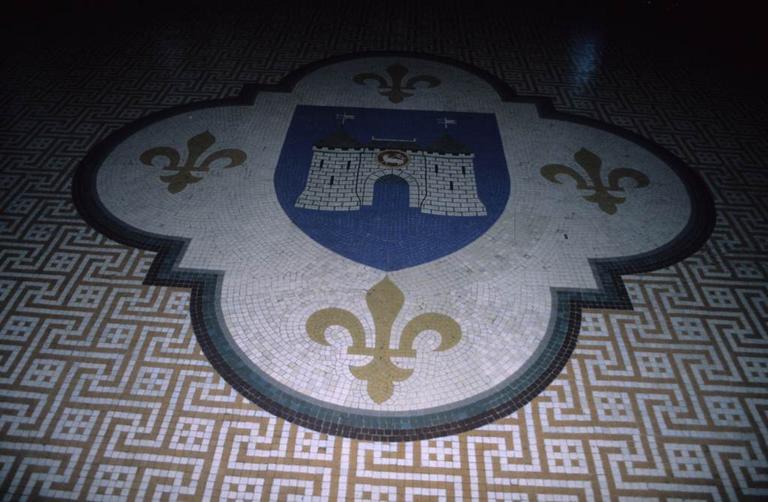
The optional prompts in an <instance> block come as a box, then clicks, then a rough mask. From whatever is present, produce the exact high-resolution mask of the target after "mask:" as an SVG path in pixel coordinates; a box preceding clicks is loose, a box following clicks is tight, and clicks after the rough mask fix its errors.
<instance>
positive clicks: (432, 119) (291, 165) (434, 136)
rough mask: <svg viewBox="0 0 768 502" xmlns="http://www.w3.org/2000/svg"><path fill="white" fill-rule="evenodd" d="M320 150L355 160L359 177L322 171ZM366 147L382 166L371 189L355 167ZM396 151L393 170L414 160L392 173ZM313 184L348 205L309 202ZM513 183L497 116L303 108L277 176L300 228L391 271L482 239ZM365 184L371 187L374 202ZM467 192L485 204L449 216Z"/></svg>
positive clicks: (286, 206) (354, 173) (285, 202)
mask: <svg viewBox="0 0 768 502" xmlns="http://www.w3.org/2000/svg"><path fill="white" fill-rule="evenodd" d="M313 148H314V149H316V148H324V149H325V150H327V151H329V155H334V154H345V155H348V157H345V158H351V159H352V160H351V161H348V162H349V163H351V164H352V166H351V171H350V166H349V163H347V164H346V165H342V166H341V170H342V171H341V172H339V171H336V175H335V176H334V175H333V172H332V171H330V170H329V164H325V172H321V171H322V169H323V165H322V164H321V160H318V158H317V157H316V156H315V151H314V150H313ZM361 151H365V152H366V154H367V155H374V156H375V155H376V154H379V155H380V156H379V157H378V158H379V159H380V160H379V162H382V163H383V164H382V165H380V166H379V168H380V169H381V172H380V173H374V174H373V175H368V177H369V178H371V180H372V181H371V182H370V183H368V184H367V185H366V183H365V180H364V179H361V178H360V177H361V176H365V174H364V173H363V174H361V173H360V171H359V170H358V169H357V167H356V166H357V162H358V161H357V160H356V159H357V157H356V155H362V154H361V153H360V152H361ZM424 153H427V154H428V158H430V159H432V160H424V159H425V157H424V155H423V154H424ZM388 155H391V156H393V157H392V159H391V162H393V164H392V165H398V164H397V163H398V161H399V162H405V163H406V164H405V165H403V166H402V169H401V168H399V167H400V166H398V168H397V169H390V168H388V165H387V164H386V162H388V161H389V157H387V156H388ZM454 157H455V158H456V159H457V160H453V158H454ZM434 159H438V160H434ZM440 159H446V160H445V162H448V163H451V162H454V164H453V165H452V166H449V165H443V163H442V161H441V160H440ZM459 159H461V161H462V162H466V165H463V164H462V165H459V164H458V163H457V162H458V160H459ZM311 169H315V170H316V171H317V170H318V169H319V170H320V171H317V172H315V173H314V174H312V173H310V171H311ZM372 176H373V177H372ZM314 178H316V179H317V187H315V188H313V189H312V190H317V189H319V190H325V191H326V192H327V193H331V192H329V191H332V193H335V194H338V193H340V192H339V190H346V192H345V193H346V194H347V195H345V196H344V197H343V198H345V200H346V201H347V202H348V204H347V207H341V206H339V207H338V208H334V206H325V207H322V209H318V207H320V206H318V205H313V204H312V203H309V204H302V201H303V200H304V199H306V194H305V193H304V192H305V191H310V188H309V186H310V185H311V184H312V183H314V182H315V181H316V180H315V179H314ZM438 178H439V179H440V181H439V183H440V184H439V185H438V181H434V180H437V179H438ZM345 179H347V180H348V189H346V188H343V183H344V180H345ZM509 183H510V180H509V173H508V170H507V165H506V162H505V160H504V153H503V149H502V145H501V138H500V136H499V131H498V126H497V124H496V118H495V116H494V115H493V114H488V113H463V112H462V113H459V112H451V113H446V112H439V111H410V110H382V109H373V108H336V107H324V106H297V107H296V110H295V112H294V115H293V118H292V121H291V124H290V127H289V129H288V133H287V135H286V139H285V143H284V144H283V148H282V152H281V154H280V160H279V163H278V166H277V169H276V172H275V190H276V193H277V197H278V200H279V201H280V204H281V205H282V207H283V209H284V210H285V212H286V213H287V214H288V216H289V217H290V218H291V220H292V221H293V223H294V224H296V225H297V226H298V227H299V228H301V230H302V231H303V232H305V233H306V234H307V235H308V236H309V237H311V238H312V239H314V240H315V241H317V242H318V243H319V244H321V245H323V246H325V247H326V248H328V249H330V250H332V251H334V252H336V253H338V254H340V255H342V256H344V257H346V258H349V259H351V260H354V261H356V262H358V263H362V264H365V265H369V266H372V267H375V268H378V269H380V270H384V271H392V270H399V269H403V268H407V267H412V266H415V265H419V264H422V263H427V262H430V261H433V260H435V259H438V258H440V257H443V256H446V255H448V254H450V253H453V252H455V251H457V250H459V249H461V248H463V247H464V246H466V245H467V244H469V243H471V242H472V241H474V240H475V239H477V238H478V237H480V236H481V235H482V234H483V233H485V232H486V231H487V230H488V229H489V228H490V227H491V225H493V223H494V222H495V221H496V220H497V219H498V218H499V216H500V215H501V213H502V211H503V210H504V207H505V205H506V203H507V200H508V198H509V193H510V185H509ZM364 186H368V189H369V191H371V190H372V192H371V193H369V195H368V199H369V200H368V203H366V200H365V198H366V196H365V194H364V193H362V192H363V187H364ZM463 186H466V187H468V188H467V190H469V191H474V188H475V187H476V197H477V199H479V202H477V201H474V202H473V203H463V204H464V206H463V207H468V208H469V210H468V212H466V213H465V214H450V210H449V212H447V213H446V212H445V211H442V210H441V208H442V207H443V206H442V205H441V204H443V202H442V201H441V200H440V199H441V198H445V199H450V198H451V197H453V196H454V194H459V193H460V192H461V189H462V187H463ZM318 187H319V188H318ZM409 190H410V194H409ZM438 192H439V193H438ZM371 195H372V200H370V197H371ZM302 198H304V199H302ZM453 200H456V199H455V198H454V199H453ZM470 202H471V201H470ZM472 204H474V205H472ZM430 205H431V206H430ZM448 206H449V207H458V206H459V205H458V204H457V203H453V204H452V203H451V202H450V200H449V201H448ZM429 207H431V208H432V209H429ZM478 208H479V209H478ZM441 213H442V214H441Z"/></svg>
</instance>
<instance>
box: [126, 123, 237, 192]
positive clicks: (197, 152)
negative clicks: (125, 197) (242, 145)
mask: <svg viewBox="0 0 768 502" xmlns="http://www.w3.org/2000/svg"><path fill="white" fill-rule="evenodd" d="M215 142H216V137H215V136H214V135H213V134H211V133H210V132H208V131H205V132H203V133H200V134H198V135H197V136H193V137H191V138H189V140H187V152H188V155H187V159H186V161H185V162H184V163H183V164H182V163H181V155H180V153H179V151H178V150H177V149H175V148H173V147H170V146H156V147H154V148H150V149H149V150H147V151H146V152H144V153H142V154H141V156H140V157H139V160H141V162H143V163H144V164H146V165H148V166H153V165H154V164H153V161H154V160H155V159H157V158H164V159H166V163H165V165H164V166H162V167H163V170H164V171H176V173H174V174H168V175H165V176H160V180H161V181H164V182H165V183H168V191H169V192H171V193H178V192H181V191H182V190H184V189H185V188H186V187H187V185H189V184H191V183H197V182H198V181H200V180H201V179H203V178H202V177H200V176H195V175H194V174H193V173H204V172H207V171H208V170H209V169H210V168H211V165H212V164H213V163H214V162H216V161H217V160H222V159H224V160H227V161H228V164H227V165H224V166H222V167H224V168H229V167H235V166H239V165H241V164H242V163H243V162H245V159H246V155H245V152H244V151H242V150H236V149H233V148H225V149H222V150H218V151H216V152H213V153H212V154H210V155H208V156H207V157H205V158H204V159H203V161H202V162H201V163H200V164H198V163H197V161H198V159H199V158H200V156H201V155H202V154H203V153H204V152H205V151H206V150H208V149H209V148H210V147H211V146H213V144H214V143H215Z"/></svg>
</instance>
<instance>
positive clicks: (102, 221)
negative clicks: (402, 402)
mask: <svg viewBox="0 0 768 502" xmlns="http://www.w3.org/2000/svg"><path fill="white" fill-rule="evenodd" d="M371 57H409V58H420V59H427V60H431V61H436V62H439V63H444V64H448V65H451V66H454V67H458V68H460V69H462V70H465V71H467V72H470V73H472V74H474V75H476V76H478V77H479V78H481V79H483V80H485V81H486V82H488V83H489V84H490V85H491V86H493V88H494V89H495V90H496V92H497V93H498V94H499V96H500V97H501V98H502V100H503V101H505V102H516V103H531V104H534V105H535V106H536V108H537V110H538V113H539V116H541V117H542V118H547V119H555V120H562V121H568V122H574V123H577V124H582V125H585V126H588V127H592V128H595V129H600V130H604V131H607V132H610V133H612V134H615V135H617V136H620V137H622V138H624V139H626V140H628V141H631V142H633V143H635V144H637V145H639V146H640V147H642V148H644V149H646V150H648V151H650V152H652V153H653V154H655V155H656V156H658V157H659V158H661V159H662V160H664V161H665V162H666V163H667V164H668V165H669V166H670V167H671V168H672V169H673V170H674V171H675V173H676V174H677V175H678V177H679V178H680V179H681V180H682V182H683V184H684V185H685V187H686V190H687V194H688V197H689V199H690V201H691V206H692V207H691V209H692V210H691V217H690V219H689V220H688V222H687V224H686V226H685V228H684V229H683V230H682V231H681V232H680V233H679V234H678V235H677V236H676V237H675V238H674V239H673V240H672V241H670V242H669V243H667V244H666V245H664V246H662V247H660V248H658V249H656V250H654V251H652V252H649V253H645V254H640V255H635V256H630V257H623V258H617V259H600V260H591V261H590V265H591V267H592V270H593V273H594V274H595V278H596V279H597V282H598V284H599V289H597V290H570V289H569V290H565V289H553V290H552V295H553V315H552V317H551V320H550V324H551V325H550V329H551V336H550V339H549V341H548V342H547V345H546V346H545V347H543V350H541V351H540V353H539V355H538V356H537V361H536V364H533V365H530V366H529V367H528V368H527V369H526V370H525V371H524V372H523V374H522V375H520V377H519V378H517V379H515V380H514V381H513V382H512V383H510V384H508V385H507V386H506V387H504V388H502V389H500V390H499V391H498V392H495V393H492V394H490V395H486V396H484V397H481V398H478V399H477V400H474V401H471V402H469V403H468V404H465V405H462V406H458V407H456V408H449V409H445V410H439V409H436V410H435V411H434V412H432V411H426V412H424V413H421V414H418V415H415V416H412V417H405V416H393V415H392V414H391V413H390V414H387V413H382V415H380V416H374V415H370V414H356V413H355V412H354V410H350V411H349V412H346V411H341V410H339V409H335V408H324V407H321V406H318V405H316V404H314V403H312V402H309V401H303V400H302V399H301V398H300V397H297V396H296V395H294V394H290V393H287V392H284V391H283V390H282V389H280V388H277V387H275V386H273V385H270V384H269V383H268V382H265V381H264V380H260V379H259V378H258V376H256V377H254V376H253V375H251V374H252V373H254V372H253V371H252V370H250V369H249V368H246V367H245V366H244V365H243V364H242V363H241V364H238V360H237V357H238V356H237V355H236V354H235V353H234V352H233V351H232V350H231V349H230V348H229V347H228V346H227V344H226V343H224V344H222V343H221V341H222V340H223V338H224V337H223V335H222V328H221V325H220V321H219V318H218V312H217V309H216V305H217V303H218V302H217V295H218V287H219V284H220V281H221V278H222V277H223V273H222V272H219V271H198V270H187V269H185V270H179V269H177V268H176V266H175V265H176V263H177V262H178V260H179V259H180V257H181V256H182V255H183V253H184V250H185V248H186V245H187V241H186V240H183V239H175V238H169V237H166V236H162V235H156V234H149V233H146V232H142V231H140V230H138V229H136V228H133V227H130V226H127V225H126V224H124V223H123V222H121V221H119V220H117V219H116V218H115V217H114V216H113V215H111V214H110V213H109V212H108V211H107V210H106V208H105V207H104V206H103V205H102V203H101V201H100V200H99V198H98V194H97V193H96V174H97V172H98V169H99V167H100V166H101V164H102V162H103V161H104V159H105V158H106V157H107V156H108V155H109V153H110V152H111V151H112V150H113V149H114V148H115V147H116V146H117V145H118V144H120V143H121V142H123V141H124V140H125V139H126V138H128V137H129V136H130V135H132V134H134V133H135V132H136V131H138V130H140V129H142V128H144V127H146V126H148V125H150V124H153V123H155V122H158V121H161V120H163V119H166V118H169V117H172V116H175V115H178V114H181V113H187V112H190V111H193V110H200V109H204V108H213V107H220V106H242V105H249V104H252V103H253V101H254V99H255V97H256V95H257V94H258V93H259V92H263V91H268V92H291V91H292V89H293V87H294V86H295V84H296V83H297V82H298V81H299V80H301V79H302V78H303V77H304V76H306V75H307V74H309V73H311V72H313V71H315V70H317V69H318V68H321V67H324V66H327V65H330V64H334V63H338V62H341V61H346V60H350V59H358V58H371ZM72 196H73V200H74V203H75V206H76V207H77V210H78V211H79V213H80V214H81V215H82V217H83V219H85V221H86V222H88V223H89V224H90V225H91V226H93V227H94V228H95V229H96V230H98V231H99V232H101V233H103V234H105V235H107V236H108V237H109V238H111V239H113V240H115V241H118V242H120V243H122V244H125V245H128V246H132V247H136V248H141V249H146V250H149V251H154V252H156V253H157V256H156V257H155V259H154V261H153V262H152V266H151V267H150V270H149V272H148V273H147V277H146V279H145V283H146V284H150V285H163V286H175V287H184V288H191V290H192V295H191V309H190V310H191V316H192V325H193V329H194V331H195V334H196V336H197V339H198V341H199V343H200V345H201V347H202V349H203V351H204V352H205V354H206V356H207V357H208V359H209V360H210V362H211V364H212V365H213V366H214V368H216V370H217V371H218V372H219V373H220V374H221V375H222V376H223V377H224V378H225V379H226V380H227V382H229V383H230V385H232V386H233V387H234V388H235V389H237V390H238V391H239V392H240V393H241V394H243V395H244V396H245V397H247V398H248V399H250V400H251V401H253V402H254V403H256V404H257V405H258V406H260V407H261V408H263V409H265V410H267V411H269V412H270V413H273V414H275V415H277V416H280V417H282V418H284V419H286V420H288V421H290V422H293V423H295V424H298V425H301V426H304V427H307V428H310V429H314V430H316V431H320V432H324V433H328V434H334V435H341V436H346V437H351V438H357V439H363V440H380V441H412V440H420V439H428V438H432V437H437V436H445V435H448V434H455V433H459V432H463V431H467V430H470V429H474V428H476V427H479V426H481V425H485V424H487V423H490V422H493V421H494V420H496V419H499V418H501V417H504V416H506V415H509V414H510V413H512V412H514V411H515V410H517V409H519V408H521V407H522V406H524V405H525V404H527V403H528V402H529V401H530V400H531V399H533V398H534V397H535V396H536V395H538V394H539V393H540V392H541V391H543V390H544V389H545V388H546V387H547V386H548V385H549V383H550V382H552V380H554V379H555V378H556V377H557V375H558V374H559V373H560V371H561V370H562V369H563V367H564V366H565V364H566V362H567V361H568V359H569V357H570V355H571V352H573V349H574V347H575V345H576V340H577V338H578V333H579V328H580V325H581V312H582V310H583V309H585V308H600V309H632V303H631V301H630V299H629V296H628V294H627V291H626V289H625V287H624V283H623V281H622V279H621V276H622V275H623V274H635V273H641V272H647V271H650V270H656V269H659V268H662V267H665V266H669V265H671V264H673V263H676V262H679V261H681V260H683V259H685V258H686V257H688V256H689V255H691V254H693V253H694V252H696V251H697V250H698V249H699V248H700V247H701V246H702V245H703V244H704V242H706V240H707V239H708V238H709V235H710V234H711V232H712V229H713V227H714V222H715V212H714V202H713V198H712V195H711V192H710V191H709V189H708V187H707V186H706V184H705V183H704V181H703V180H702V179H701V177H700V176H699V175H698V174H697V173H696V172H695V171H694V170H692V169H691V168H689V167H688V166H686V165H685V164H684V163H683V162H682V161H680V160H679V159H678V158H677V157H675V156H674V155H672V154H671V153H670V152H668V151H667V150H665V149H664V148H662V147H661V146H659V145H657V144H655V143H653V142H651V141H649V140H647V139H645V138H643V137H641V136H638V135H636V134H634V133H631V132H629V131H626V130H624V129H621V128H619V127H617V126H613V125H610V124H605V123H602V122H599V121H596V120H593V119H588V118H583V117H577V116H573V115H568V114H565V113H562V112H558V111H556V110H555V108H554V107H553V105H552V103H551V101H550V100H549V99H547V98H539V97H518V96H517V95H516V94H515V92H514V91H513V90H512V88H510V87H509V86H508V85H506V84H505V83H504V82H502V81H501V80H500V79H499V78H497V77H495V76H493V75H491V74H489V73H487V72H485V71H483V70H481V69H479V68H476V67H474V66H472V65H469V64H466V63H462V62H458V61H455V60H453V59H449V58H445V57H439V56H431V55H425V54H420V53H412V52H362V53H356V54H348V55H344V56H338V57H332V58H329V59H325V60H322V61H318V62H315V63H312V64H309V65H307V66H304V67H302V68H300V69H298V70H296V71H294V72H292V73H291V74H289V75H288V76H286V77H285V78H284V79H283V80H281V81H280V83H278V84H275V85H259V84H246V85H244V86H243V89H242V92H241V93H240V95H239V96H237V97H234V98H227V99H217V100H210V101H203V102H198V103H191V104H188V105H184V106H177V107H174V108H170V109H167V110H162V111H160V112H157V113H153V114H151V115H148V116H146V117H143V118H141V119H139V120H136V121H135V122H133V123H131V124H129V125H127V126H125V127H123V128H122V129H120V130H119V131H117V132H115V133H113V134H111V135H110V136H109V137H108V138H106V139H105V140H104V141H102V142H101V143H99V144H98V145H97V146H96V147H94V148H93V149H92V150H91V151H90V152H89V153H88V155H87V156H86V157H85V159H84V160H83V161H82V162H81V164H80V165H79V166H78V168H77V170H76V172H75V175H74V179H73V183H72ZM217 342H219V343H217ZM249 373H250V374H249Z"/></svg>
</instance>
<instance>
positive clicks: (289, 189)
mask: <svg viewBox="0 0 768 502" xmlns="http://www.w3.org/2000/svg"><path fill="white" fill-rule="evenodd" d="M73 196H74V200H75V203H76V205H77V208H78V210H79V211H80V212H81V214H82V215H83V216H84V217H85V218H86V220H87V221H89V222H90V223H91V224H92V225H93V226H94V227H95V228H97V229H98V230H99V231H101V232H102V233H104V234H106V235H107V236H109V237H111V238H113V239H115V240H117V241H119V242H122V243H123V244H125V245H128V246H131V247H136V248H143V249H148V250H150V251H153V252H155V253H156V254H155V255H154V259H153V264H152V266H151V268H150V269H149V271H148V272H147V277H146V282H147V284H151V285H174V286H179V287H183V288H190V294H191V297H190V298H191V308H190V316H191V318H192V319H191V321H192V322H191V325H192V326H193V329H194V330H195V334H196V336H197V339H198V341H199V342H200V346H201V348H202V350H203V351H204V352H205V354H206V356H207V357H208V359H209V360H210V362H211V364H212V365H213V367H214V368H216V369H217V370H218V371H219V372H220V374H221V375H222V376H223V377H224V378H225V379H226V381H227V382H228V383H229V384H230V385H231V386H232V387H233V388H234V389H236V390H237V391H238V392H240V393H241V394H242V395H243V396H245V397H246V398H248V399H249V400H251V401H252V402H253V403H254V404H253V409H254V410H256V409H257V407H260V408H262V409H265V410H267V411H269V412H270V413H273V414H275V415H277V416H279V417H282V418H284V419H286V420H289V421H291V422H293V423H296V424H299V425H301V426H305V427H309V428H312V429H315V430H318V431H322V432H325V433H330V434H336V435H342V436H347V437H355V438H362V439H368V440H395V441H400V440H414V439H424V438H429V437H435V436H441V435H446V434H452V433H457V432H461V431H464V430H469V429H472V428H475V427H479V426H481V425H484V424H487V423H490V422H492V421H494V420H496V419H498V418H500V417H503V416H505V415H508V414H510V413H512V412H514V411H516V410H518V409H520V408H521V407H523V406H525V405H526V404H527V403H528V402H529V401H530V400H532V399H535V398H536V396H537V395H538V394H539V393H540V392H542V391H543V390H544V389H545V388H546V387H547V385H549V383H550V382H551V381H552V380H553V379H554V378H555V377H556V376H557V375H558V373H559V372H560V371H561V370H562V369H563V368H564V366H565V365H566V364H567V363H568V358H569V355H570V354H571V352H572V351H573V350H574V348H575V347H576V345H577V342H578V333H579V329H580V323H581V313H582V310H583V309H585V308H597V309H603V308H610V309H632V302H631V298H630V295H629V294H628V293H627V290H626V288H625V286H624V283H623V280H622V275H626V274H637V273H642V272H645V271H650V270H654V269H658V268H661V267H664V266H668V265H670V264H673V263H675V262H677V261H679V260H682V259H684V258H686V257H687V256H688V255H690V254H691V253H693V252H695V251H696V250H697V249H698V248H699V247H700V246H701V245H702V244H703V242H705V240H706V239H707V237H708V235H709V233H710V231H711V229H712V225H713V221H714V218H713V214H714V213H713V209H712V207H713V205H712V198H711V195H710V193H709V191H708V190H707V188H706V186H705V185H704V183H703V182H702V181H701V179H700V178H699V176H698V175H697V174H696V173H695V172H694V171H692V170H691V169H690V168H688V167H687V166H685V165H684V164H683V163H682V162H681V161H679V160H678V159H677V158H675V157H674V156H673V155H672V154H670V153H669V152H667V151H665V150H664V149H663V148H661V147H659V146H658V145H655V144H653V143H651V142H649V141H648V140H645V139H643V138H641V137H639V136H636V135H634V134H632V133H629V132H628V131H625V130H623V129H620V128H617V127H614V126H610V125H606V124H603V123H600V122H596V121H592V120H588V119H585V118H582V117H573V116H569V115H566V114H562V113H559V112H557V111H556V110H555V109H554V108H553V107H552V105H551V103H549V102H548V101H547V100H545V99H537V98H524V99H523V98H518V97H517V96H516V95H515V94H514V91H513V90H512V89H510V88H509V87H508V86H506V85H505V84H504V83H503V82H501V81H500V80H498V79H497V78H495V77H493V76H491V75H488V74H486V73H484V72H482V71H480V70H478V69H475V68H471V67H468V66H466V65H463V64H460V63H455V62H452V61H448V60H444V59H440V58H432V57H428V56H422V55H414V54H404V53H381V54H365V55H351V56H345V57H339V58H334V59H330V60H326V61H322V62H319V63H317V64H315V65H311V66H310V67H308V68H305V69H303V70H301V71H300V72H297V73H295V74H292V75H289V76H287V77H286V79H285V80H284V81H283V82H282V83H280V84H279V85H276V86H258V85H246V86H245V87H244V88H243V90H242V92H241V94H240V96H239V97H237V98H230V99H225V100H218V101H211V102H208V103H196V104H193V105H187V106H184V107H179V108H173V109H169V110H165V111H162V112H159V113H157V114H155V115H153V116H149V117H146V118H143V119H141V120H138V121H136V122H135V123H133V124H131V125H130V126H128V127H126V128H124V129H122V130H120V131H118V132H116V133H114V134H113V135H112V136H110V137H109V138H108V139H106V140H105V141H104V142H103V143H102V144H101V145H99V146H98V147H97V148H95V149H94V150H93V151H92V152H91V154H90V155H89V156H88V158H86V159H85V161H84V162H83V163H82V165H81V166H80V168H79V169H78V172H77V174H76V177H75V180H74V183H73ZM150 315H151V313H150Z"/></svg>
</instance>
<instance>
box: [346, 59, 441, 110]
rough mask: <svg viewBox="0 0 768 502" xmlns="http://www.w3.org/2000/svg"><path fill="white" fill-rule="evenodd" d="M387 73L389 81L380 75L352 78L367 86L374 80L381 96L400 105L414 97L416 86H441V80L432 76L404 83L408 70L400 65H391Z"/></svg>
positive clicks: (423, 76)
mask: <svg viewBox="0 0 768 502" xmlns="http://www.w3.org/2000/svg"><path fill="white" fill-rule="evenodd" d="M386 71H387V74H388V75H389V81H387V79H386V77H384V76H383V75H379V74H378V73H359V74H357V75H355V76H354V77H352V80H353V81H355V83H358V84H360V85H366V81H368V80H373V81H374V82H375V83H376V84H377V87H378V89H379V94H381V95H382V96H386V97H388V98H389V100H390V101H391V102H393V103H400V102H401V101H402V100H403V99H405V98H408V97H411V96H413V91H415V90H416V89H417V87H416V84H426V87H427V88H430V87H437V86H438V85H440V79H438V78H437V77H433V76H432V75H416V76H415V77H410V78H408V79H407V80H406V81H405V83H403V79H404V78H405V76H406V75H407V74H408V68H406V67H405V66H403V65H401V64H399V63H395V64H392V65H389V66H388V67H387V68H386Z"/></svg>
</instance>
